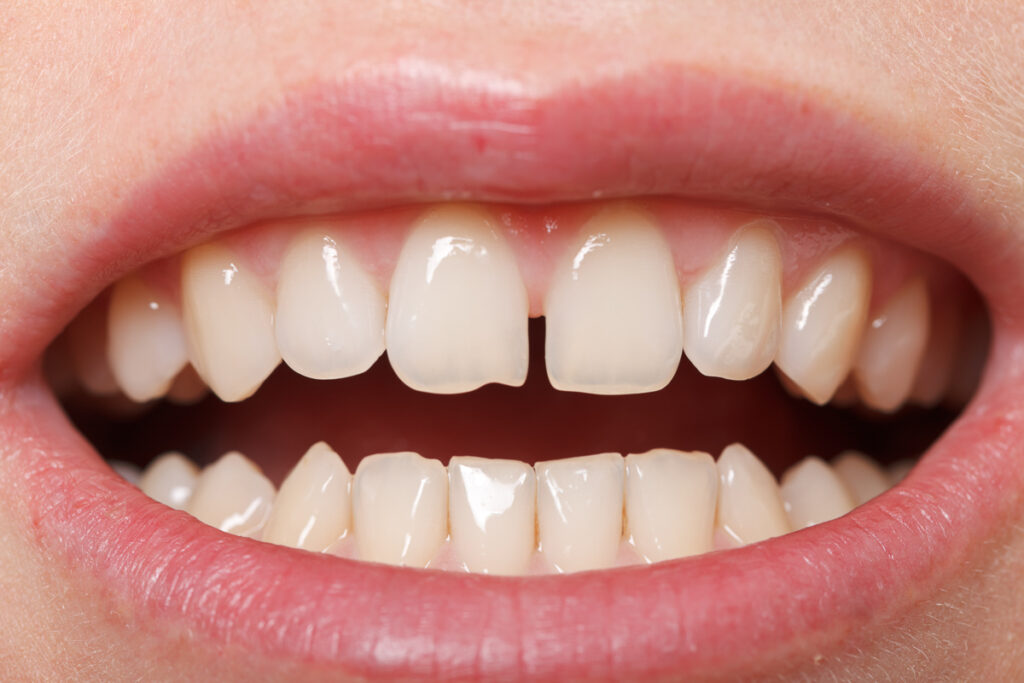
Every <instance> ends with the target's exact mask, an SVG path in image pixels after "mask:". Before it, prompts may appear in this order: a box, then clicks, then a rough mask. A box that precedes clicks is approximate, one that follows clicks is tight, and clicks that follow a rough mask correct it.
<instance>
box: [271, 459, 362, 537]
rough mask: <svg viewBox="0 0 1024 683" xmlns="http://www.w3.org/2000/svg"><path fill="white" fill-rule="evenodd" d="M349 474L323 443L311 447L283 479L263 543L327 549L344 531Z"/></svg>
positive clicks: (347, 518)
mask: <svg viewBox="0 0 1024 683" xmlns="http://www.w3.org/2000/svg"><path fill="white" fill-rule="evenodd" d="M351 483H352V475H351V474H349V471H348V468H347V467H345V463H344V462H342V461H341V458H340V457H338V454H337V453H335V452H334V450H332V449H331V447H330V446H328V445H327V444H326V443H324V442H323V441H320V442H318V443H315V444H313V445H312V446H311V447H310V448H309V450H308V451H306V454H305V455H303V456H302V458H301V459H300V460H299V462H298V464H296V465H295V467H294V468H293V469H292V471H291V472H290V473H289V474H288V476H287V477H285V480H284V483H282V484H281V488H280V489H279V490H278V492H277V498H276V499H275V500H274V509H273V510H272V511H271V513H270V517H269V519H267V524H266V526H265V527H263V540H264V541H267V542H268V543H277V544H278V545H287V546H291V547H292V548H302V549H304V550H312V551H314V552H322V551H324V550H327V548H329V547H330V546H331V545H332V544H333V543H334V542H335V541H337V540H338V539H339V538H341V537H342V536H343V535H344V534H345V532H346V531H347V530H348V527H349V521H350V518H351V516H352V513H351V500H350V490H351Z"/></svg>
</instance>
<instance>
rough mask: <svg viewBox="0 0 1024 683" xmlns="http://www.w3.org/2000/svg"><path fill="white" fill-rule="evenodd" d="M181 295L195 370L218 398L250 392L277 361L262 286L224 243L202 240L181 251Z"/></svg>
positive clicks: (270, 306)
mask: <svg viewBox="0 0 1024 683" xmlns="http://www.w3.org/2000/svg"><path fill="white" fill-rule="evenodd" d="M181 296H182V302H183V307H184V319H185V332H186V338H187V340H188V347H189V356H190V358H191V360H192V364H193V365H194V366H195V368H196V371H197V372H198V373H199V375H200V376H201V377H202V378H203V379H204V380H205V381H206V383H207V384H209V385H210V388H211V389H212V390H213V392H214V393H215V394H217V396H219V397H220V398H221V400H224V401H241V400H242V399H245V398H248V397H249V396H251V395H252V393H253V392H254V391H256V389H258V388H259V386H260V384H262V383H263V380H264V379H266V378H267V376H268V375H269V374H270V373H271V372H273V370H274V368H275V367H277V364H278V363H279V362H280V360H281V356H280V355H279V354H278V352H277V343H276V341H275V339H274V307H273V304H272V302H271V300H270V297H269V296H268V295H267V292H266V291H265V290H264V288H263V286H262V285H261V284H260V283H259V282H258V281H257V279H256V276H255V275H253V274H252V273H251V272H249V271H248V270H247V269H246V268H245V266H244V265H243V264H241V262H240V261H239V260H238V259H237V258H235V256H234V254H232V253H231V252H230V251H228V250H227V249H226V248H224V247H223V246H220V245H216V244H205V245H203V246H200V247H196V248H194V249H191V250H189V251H188V252H187V253H186V254H185V257H184V261H183V264H182V275H181Z"/></svg>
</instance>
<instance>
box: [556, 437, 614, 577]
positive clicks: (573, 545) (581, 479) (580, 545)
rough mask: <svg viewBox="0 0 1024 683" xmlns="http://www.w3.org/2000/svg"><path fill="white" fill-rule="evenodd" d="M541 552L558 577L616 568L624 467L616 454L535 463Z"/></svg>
mask: <svg viewBox="0 0 1024 683" xmlns="http://www.w3.org/2000/svg"><path fill="white" fill-rule="evenodd" d="M536 469H537V528H538V530H539V533H540V549H541V552H542V553H543V554H544V556H545V557H546V558H547V559H548V561H549V562H550V563H551V564H552V565H553V566H554V567H555V569H557V570H558V571H559V572H576V571H583V570H587V569H602V568H604V567H610V566H612V565H613V564H614V563H615V559H616V556H617V555H618V552H619V543H620V542H621V540H622V499H623V475H624V466H623V460H622V456H621V455H619V454H618V453H600V454H597V455H584V456H580V457H576V458H567V459H564V460H551V461H548V462H539V463H537V465H536Z"/></svg>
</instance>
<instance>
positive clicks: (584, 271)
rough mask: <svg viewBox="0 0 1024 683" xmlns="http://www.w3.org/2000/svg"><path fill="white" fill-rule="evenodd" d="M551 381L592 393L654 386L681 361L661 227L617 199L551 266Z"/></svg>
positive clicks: (673, 282) (676, 301)
mask: <svg viewBox="0 0 1024 683" xmlns="http://www.w3.org/2000/svg"><path fill="white" fill-rule="evenodd" d="M544 315H545V318H546V323H545V324H546V330H545V350H544V353H545V362H546V365H547V372H548V380H549V381H550V382H551V386H553V387H555V388H556V389H560V390H563V391H584V392H588V393H592V394H631V393H642V392H649V391H657V390H658V389H661V388H662V387H664V386H665V385H666V384H668V383H669V382H670V381H671V380H672V377H673V376H674V375H675V372H676V369H677V368H678V367H679V359H680V358H681V357H682V349H683V321H682V318H683V316H682V304H681V302H680V298H679V283H678V280H677V279H676V269H675V264H674V263H673V261H672V254H671V252H670V251H669V247H668V245H667V244H666V243H665V239H664V237H662V234H661V231H660V230H659V229H658V227H657V226H656V225H655V224H654V222H653V220H652V219H651V218H650V217H649V216H648V215H647V214H645V213H643V212H642V211H640V210H638V209H635V208H632V207H627V206H616V207H612V208H610V209H606V210H604V211H602V212H600V213H598V214H597V215H596V216H594V217H593V218H591V219H590V220H589V221H587V223H586V224H585V225H584V226H583V228H582V231H581V235H580V238H579V240H578V242H577V243H576V244H575V246H574V248H573V249H572V251H570V252H568V253H567V254H566V258H565V259H564V260H563V262H562V263H561V264H560V265H558V266H556V269H555V271H554V275H553V277H552V283H551V286H550V287H549V289H548V292H547V297H546V299H545V302H544Z"/></svg>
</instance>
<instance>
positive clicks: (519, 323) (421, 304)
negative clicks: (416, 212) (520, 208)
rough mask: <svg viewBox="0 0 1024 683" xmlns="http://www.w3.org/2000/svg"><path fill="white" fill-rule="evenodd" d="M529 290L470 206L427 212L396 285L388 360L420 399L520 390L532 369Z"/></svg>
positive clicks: (491, 228) (497, 237)
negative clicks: (496, 388)
mask: <svg viewBox="0 0 1024 683" xmlns="http://www.w3.org/2000/svg"><path fill="white" fill-rule="evenodd" d="M528 317H529V307H528V303H527V297H526V287H525V285H524V284H523V280H522V278H521V277H520V275H519V268H518V266H517V265H516V260H515V257H514V256H513V254H512V250H511V248H510V247H509V246H508V245H507V244H506V242H505V240H504V238H503V237H502V236H501V234H500V232H499V230H498V228H497V227H496V225H495V223H494V221H493V220H492V219H491V217H490V216H489V215H488V214H487V213H485V212H484V211H483V210H482V209H479V208H476V207H469V206H443V207H440V208H437V209H433V210H431V211H429V212H427V213H426V214H425V215H424V216H423V217H422V218H421V219H420V220H419V221H418V222H417V224H416V226H415V227H414V228H413V230H412V232H411V233H410V234H409V236H408V238H407V239H406V241H405V244H404V245H403V247H402V251H401V254H400V255H399V257H398V264H397V266H396V267H395V272H394V275H393V276H392V279H391V289H390V295H389V302H388V315H387V327H386V336H387V349H388V359H389V360H390V362H391V365H392V367H393V368H394V370H395V373H396V374H397V375H398V377H399V378H400V379H401V380H402V381H403V382H405V383H406V384H407V385H409V386H410V387H412V388H414V389H418V390H420V391H429V392H433V393H438V394H452V393H459V392H466V391H472V390H473V389H476V388H478V387H480V386H482V385H484V384H488V383H491V382H497V383H500V384H509V385H512V386H521V385H522V384H523V382H524V381H525V380H526V370H527V366H528V364H529V343H528V338H527V321H528Z"/></svg>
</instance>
